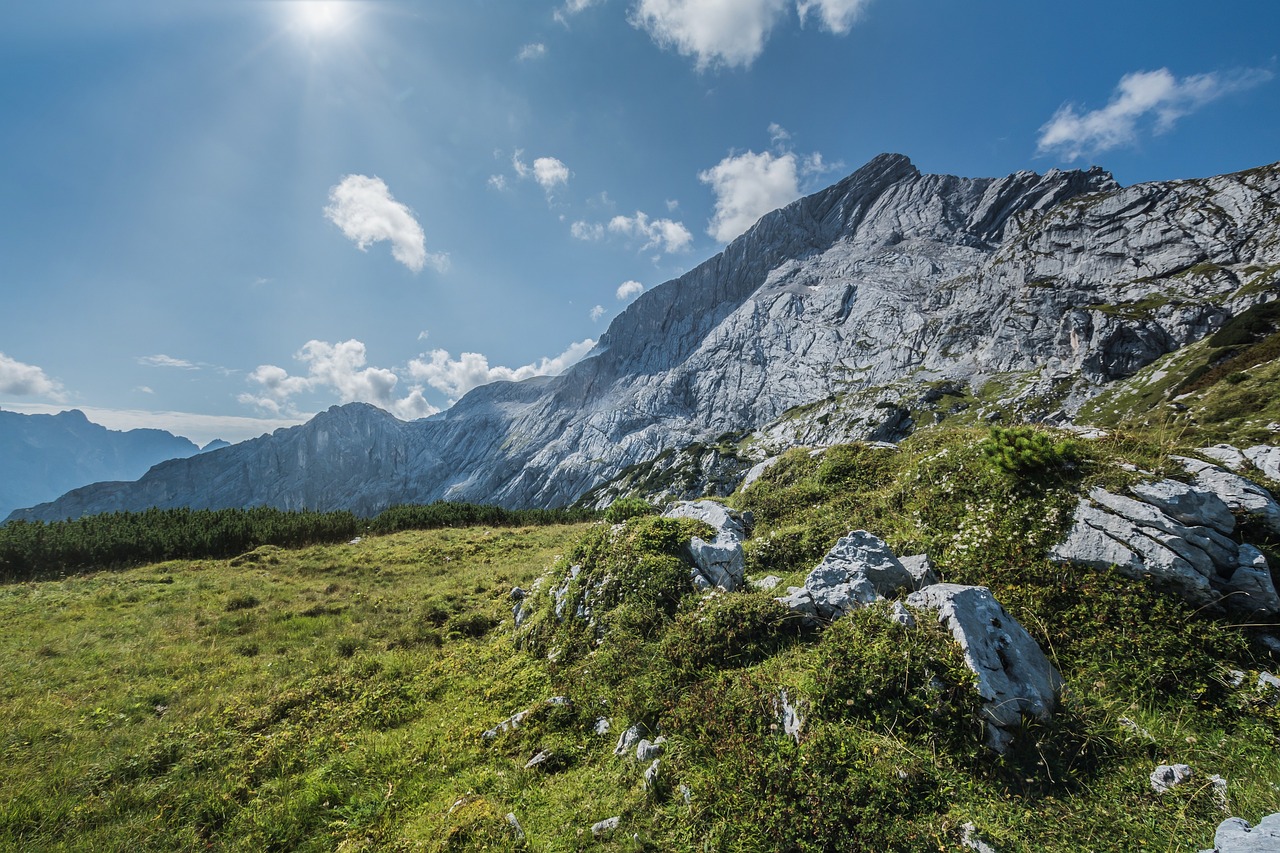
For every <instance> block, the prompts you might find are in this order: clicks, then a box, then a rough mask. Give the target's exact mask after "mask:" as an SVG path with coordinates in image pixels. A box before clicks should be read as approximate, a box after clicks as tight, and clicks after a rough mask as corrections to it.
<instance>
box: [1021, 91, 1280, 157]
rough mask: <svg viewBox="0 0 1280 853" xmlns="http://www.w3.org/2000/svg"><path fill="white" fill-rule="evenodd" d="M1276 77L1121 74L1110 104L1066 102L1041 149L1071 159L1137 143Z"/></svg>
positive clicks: (1042, 135)
mask: <svg viewBox="0 0 1280 853" xmlns="http://www.w3.org/2000/svg"><path fill="white" fill-rule="evenodd" d="M1273 76H1274V75H1273V74H1272V72H1271V71H1268V70H1266V69H1261V68H1247V69H1242V70H1236V71H1229V72H1217V71H1211V72H1209V73H1207V74H1195V75H1192V76H1190V77H1182V78H1179V77H1176V76H1175V75H1174V74H1173V73H1172V72H1170V71H1169V69H1167V68H1160V69H1157V70H1155V71H1135V72H1134V73H1132V74H1126V75H1125V76H1124V77H1122V78H1120V83H1119V84H1118V85H1117V86H1116V88H1115V91H1114V92H1113V93H1112V95H1111V100H1110V101H1109V102H1108V103H1107V105H1106V106H1105V107H1102V108H1101V109H1096V110H1089V111H1086V112H1081V111H1080V110H1079V109H1078V108H1077V107H1076V105H1074V104H1064V105H1063V106H1062V107H1059V108H1058V111H1057V112H1056V113H1054V114H1053V118H1051V119H1050V120H1049V121H1048V122H1047V123H1046V124H1045V125H1044V126H1043V127H1041V128H1040V139H1039V142H1038V144H1037V151H1038V153H1040V154H1048V153H1056V154H1058V155H1060V156H1062V157H1063V158H1064V159H1066V160H1077V159H1079V158H1081V157H1084V156H1086V155H1088V154H1092V153H1096V152H1100V151H1107V150H1109V149H1112V148H1117V147H1120V146H1122V145H1132V144H1134V143H1135V142H1137V141H1138V137H1139V135H1140V134H1141V133H1142V132H1144V131H1146V130H1148V129H1149V130H1150V132H1152V133H1156V134H1160V133H1166V132H1168V131H1169V130H1171V129H1172V128H1173V126H1174V125H1175V124H1176V123H1177V121H1178V119H1180V118H1182V117H1183V116H1186V115H1188V114H1190V113H1192V112H1195V111H1196V110H1198V109H1200V108H1201V107H1203V106H1205V105H1206V104H1208V103H1211V102H1212V101H1216V100H1218V99H1219V98H1222V97H1225V96H1226V95H1230V94H1232V93H1235V92H1240V91H1243V90H1245V89H1251V88H1253V87H1254V86H1259V85H1261V84H1263V83H1266V82H1268V81H1269V80H1271V79H1272V77H1273Z"/></svg>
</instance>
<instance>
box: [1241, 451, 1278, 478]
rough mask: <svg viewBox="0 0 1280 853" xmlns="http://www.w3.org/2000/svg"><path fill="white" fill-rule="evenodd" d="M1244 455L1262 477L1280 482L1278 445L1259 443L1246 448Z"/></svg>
mask: <svg viewBox="0 0 1280 853" xmlns="http://www.w3.org/2000/svg"><path fill="white" fill-rule="evenodd" d="M1244 455H1245V458H1246V459H1248V460H1249V461H1250V462H1252V463H1253V466H1254V467H1255V468H1257V469H1258V470H1259V471H1261V472H1262V475H1263V476H1264V477H1266V478H1267V479H1268V480H1274V481H1275V482H1277V483H1280V447H1272V446H1271V445H1269V444H1259V445H1255V446H1254V447H1249V448H1246V449H1245V451H1244Z"/></svg>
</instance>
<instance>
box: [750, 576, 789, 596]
mask: <svg viewBox="0 0 1280 853" xmlns="http://www.w3.org/2000/svg"><path fill="white" fill-rule="evenodd" d="M780 583H782V578H780V577H778V576H777V575H768V576H766V577H763V578H757V579H756V580H753V581H752V582H751V586H752V588H753V589H759V590H764V591H766V592H767V591H768V590H771V589H776V588H777V586H778V584H780Z"/></svg>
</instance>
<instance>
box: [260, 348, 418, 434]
mask: <svg viewBox="0 0 1280 853" xmlns="http://www.w3.org/2000/svg"><path fill="white" fill-rule="evenodd" d="M294 358H295V359H296V360H297V361H299V362H301V363H302V364H303V365H304V366H305V368H306V373H304V374H291V373H289V371H287V370H285V369H284V368H283V367H279V366H277V365H274V364H263V365H259V366H258V367H257V368H256V369H255V370H254V371H253V372H252V373H250V374H249V377H248V380H249V382H250V383H251V384H252V385H253V386H254V388H253V390H252V391H250V392H246V393H244V394H241V395H240V397H239V400H240V402H241V403H245V404H248V405H252V406H256V407H257V408H258V409H260V410H262V411H264V412H268V413H270V414H272V415H276V416H280V415H294V414H296V413H297V409H296V408H295V403H294V398H296V397H298V396H299V395H301V394H304V393H308V392H311V391H318V390H323V391H328V392H330V393H334V394H336V395H337V397H338V399H339V401H340V402H342V403H355V402H361V403H371V404H373V405H375V406H378V407H380V408H383V409H386V410H387V411H389V412H391V413H392V414H394V415H396V416H397V417H401V418H406V419H411V418H421V417H426V416H427V415H431V414H435V413H436V412H437V411H439V410H438V409H437V408H436V407H434V406H432V405H431V404H430V403H428V402H427V401H426V399H425V398H424V397H423V394H422V391H423V389H422V388H421V386H418V387H412V388H410V389H409V392H408V393H407V394H405V395H404V396H399V395H398V394H397V385H398V384H399V381H400V380H399V377H398V376H397V375H396V373H395V371H393V370H389V369H387V368H382V367H367V366H366V361H367V355H366V351H365V345H364V344H363V343H362V342H360V341H357V340H349V341H342V342H340V343H336V344H331V343H328V342H326V341H317V340H312V341H308V342H307V343H306V344H305V345H304V346H303V347H302V349H300V350H298V352H297V353H295V354H294Z"/></svg>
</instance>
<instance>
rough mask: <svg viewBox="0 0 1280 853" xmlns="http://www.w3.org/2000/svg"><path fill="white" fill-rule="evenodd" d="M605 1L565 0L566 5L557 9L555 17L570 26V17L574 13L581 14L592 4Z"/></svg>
mask: <svg viewBox="0 0 1280 853" xmlns="http://www.w3.org/2000/svg"><path fill="white" fill-rule="evenodd" d="M603 2H605V0H565V3H564V5H563V6H561V7H560V8H559V9H556V11H555V13H554V15H553V17H554V18H555V19H556V20H557V21H559V22H560V23H562V24H564V25H565V26H568V25H569V19H570V18H572V17H573V16H574V15H578V14H581V13H582V12H585V11H586V10H587V9H590V8H591V7H592V6H598V5H600V4H601V3H603Z"/></svg>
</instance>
